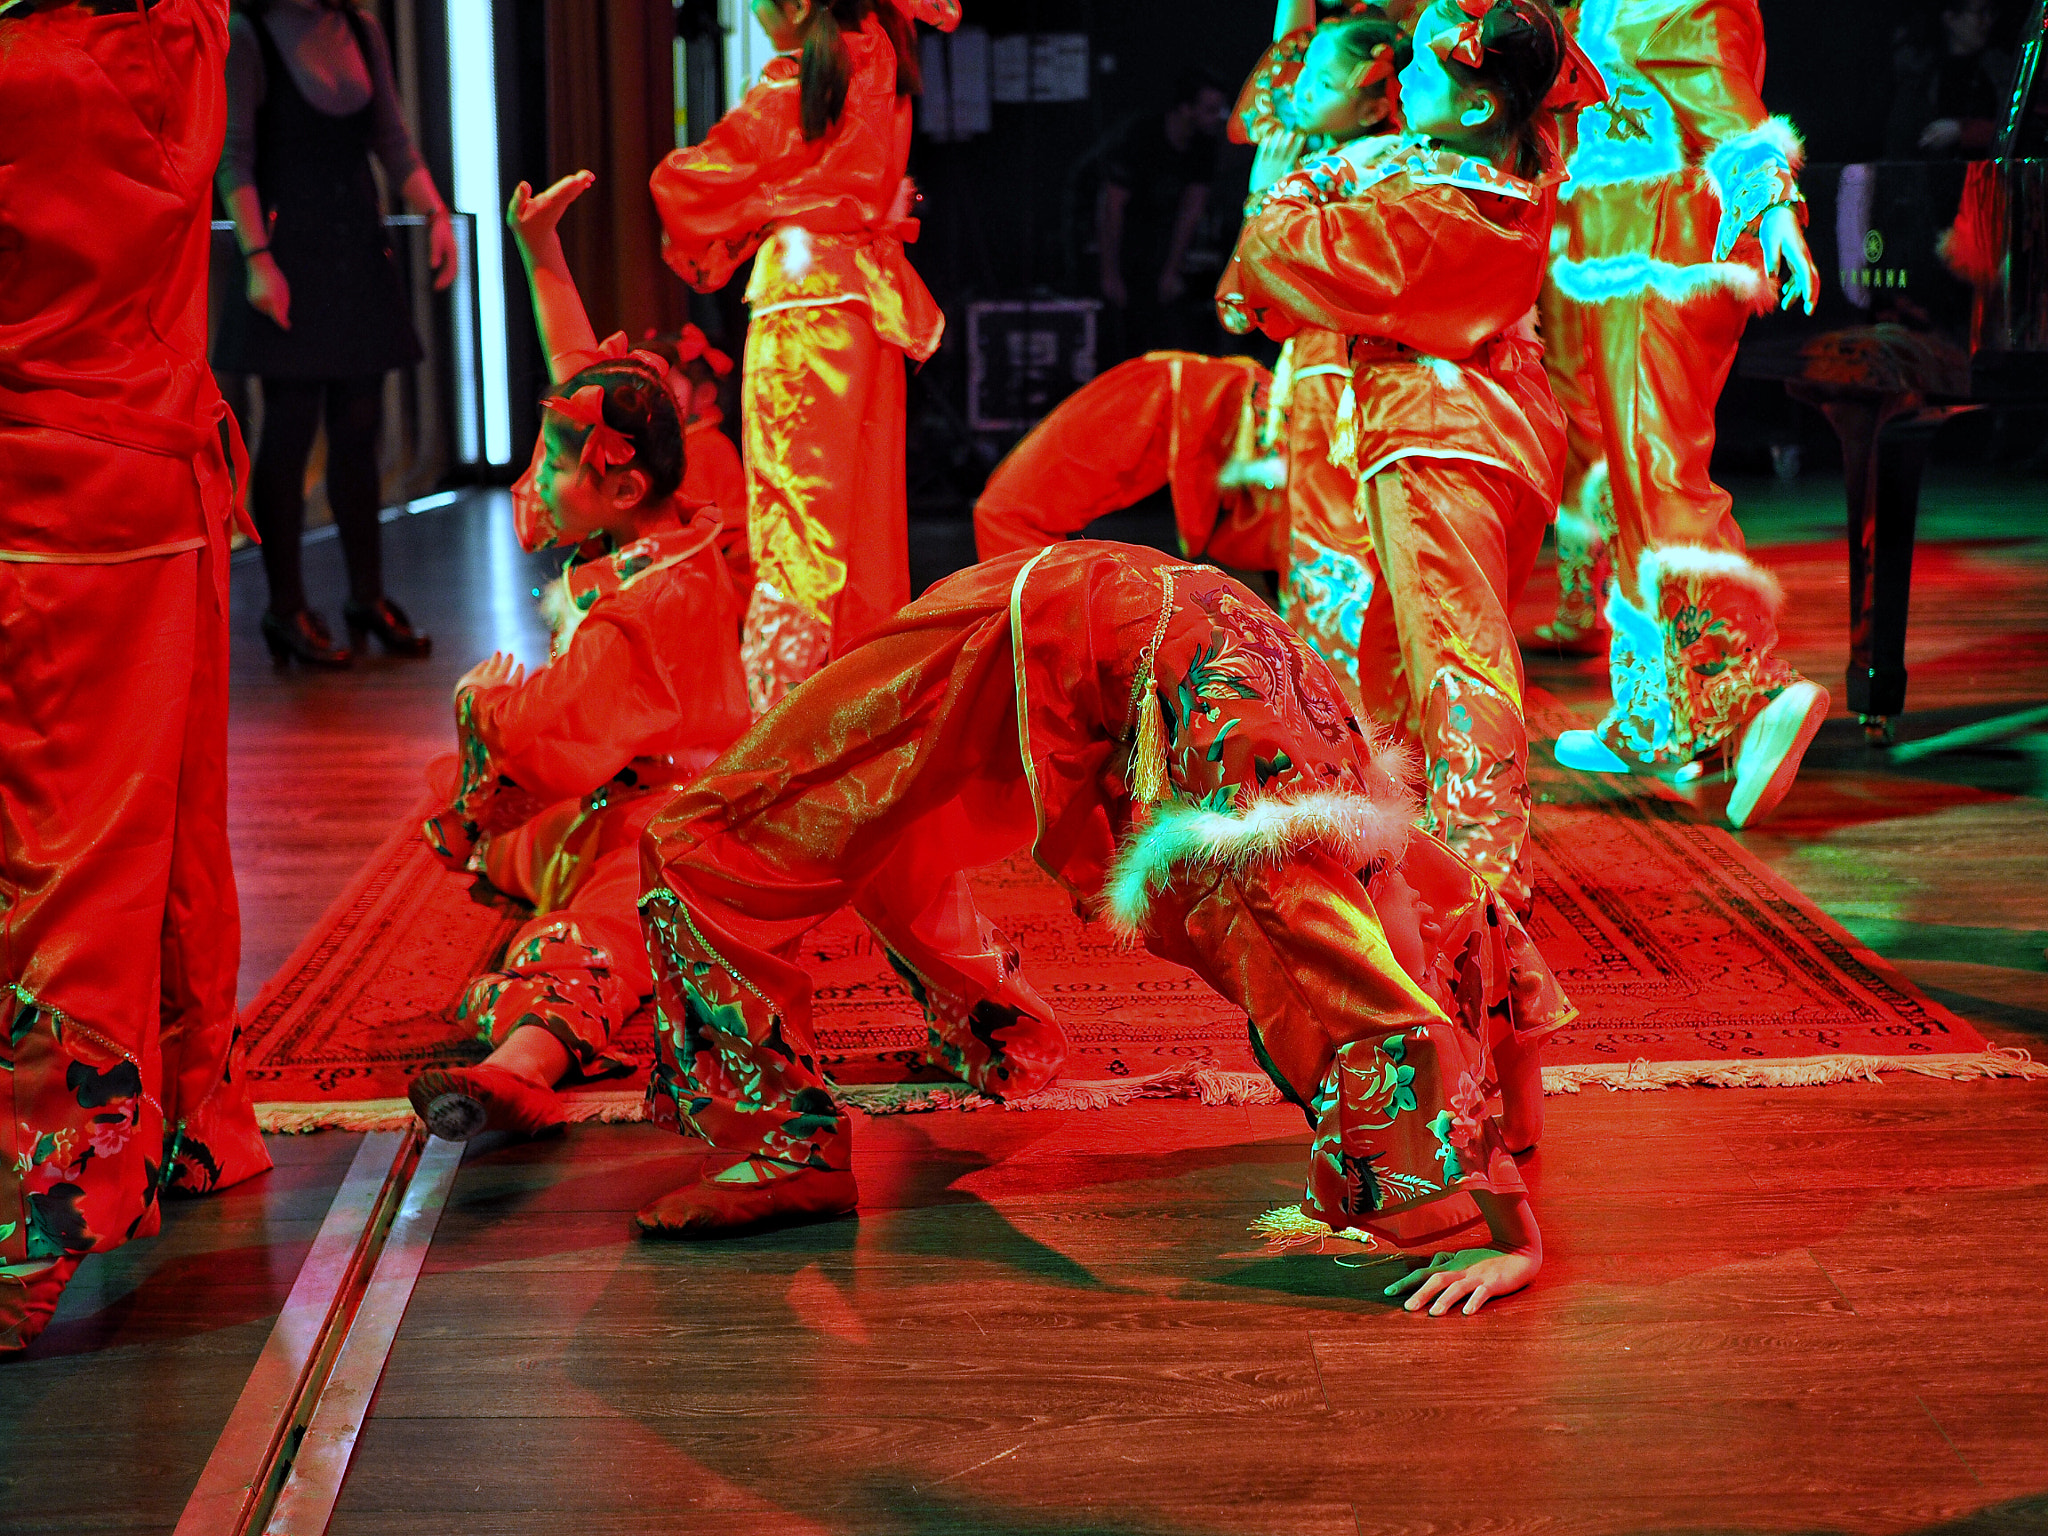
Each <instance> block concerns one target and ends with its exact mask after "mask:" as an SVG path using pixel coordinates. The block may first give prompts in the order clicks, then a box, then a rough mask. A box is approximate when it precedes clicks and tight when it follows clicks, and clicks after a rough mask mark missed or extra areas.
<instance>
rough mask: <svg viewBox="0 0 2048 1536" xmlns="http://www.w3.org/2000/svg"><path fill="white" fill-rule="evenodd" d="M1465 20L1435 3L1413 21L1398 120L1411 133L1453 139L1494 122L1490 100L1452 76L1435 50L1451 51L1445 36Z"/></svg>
mask: <svg viewBox="0 0 2048 1536" xmlns="http://www.w3.org/2000/svg"><path fill="white" fill-rule="evenodd" d="M1463 20H1464V16H1463V15H1462V13H1460V12H1459V10H1458V9H1457V7H1456V6H1453V5H1448V4H1438V5H1433V6H1431V7H1430V8H1429V9H1428V10H1426V11H1424V12H1423V13H1422V14H1421V15H1420V16H1418V17H1417V18H1416V19H1415V48H1414V52H1413V54H1412V56H1411V57H1410V58H1409V60H1408V65H1407V67H1406V68H1405V69H1403V70H1402V71H1401V118H1402V121H1403V123H1404V124H1405V125H1406V127H1407V129H1408V131H1409V132H1410V133H1419V134H1423V135H1425V136H1426V137H1428V138H1432V139H1449V140H1457V139H1461V138H1469V137H1471V136H1473V135H1474V134H1478V133H1482V132H1484V131H1485V129H1486V127H1487V125H1488V124H1489V123H1490V122H1491V121H1492V120H1493V117H1494V99H1493V97H1492V96H1491V95H1490V94H1489V93H1487V92H1486V91H1475V90H1468V89H1466V88H1465V87H1464V86H1462V85H1460V84H1459V83H1458V82H1457V81H1456V80H1454V79H1453V78H1451V72H1450V71H1449V70H1448V69H1446V68H1445V67H1444V56H1443V54H1442V53H1440V52H1438V47H1439V46H1441V47H1443V48H1445V49H1448V48H1449V47H1450V37H1449V34H1450V33H1451V32H1452V31H1454V30H1455V29H1456V27H1457V26H1458V24H1459V23H1460V22H1461V21H1463Z"/></svg>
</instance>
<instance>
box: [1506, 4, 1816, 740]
mask: <svg viewBox="0 0 2048 1536" xmlns="http://www.w3.org/2000/svg"><path fill="white" fill-rule="evenodd" d="M1578 36H1579V42H1580V45H1581V46H1582V47H1583V48H1584V49H1585V50H1586V52H1587V53H1588V55H1590V56H1591V57H1592V59H1593V60H1594V62H1595V63H1596V64H1597V65H1598V66H1599V67H1600V70H1601V72H1602V73H1603V75H1605V76H1606V78H1607V81H1608V84H1609V87H1610V90H1611V97H1610V99H1609V100H1608V101H1607V102H1606V103H1604V104H1603V105H1600V106H1595V107H1591V108H1588V109H1587V110H1586V111H1585V112H1584V113H1583V114H1582V116H1581V118H1580V123H1579V143H1578V147H1577V149H1576V151H1575V152H1574V153H1573V156H1572V160H1571V180H1570V182H1569V183H1568V184H1567V196H1568V199H1569V200H1568V202H1567V203H1566V204H1565V213H1564V216H1563V227H1564V229H1565V231H1566V240H1565V242H1564V245H1563V249H1562V250H1561V251H1560V252H1559V254H1558V256H1557V258H1556V260H1555V261H1554V262H1553V263H1552V267H1551V273H1550V286H1551V288H1552V290H1554V291H1553V292H1552V293H1551V294H1550V295H1548V296H1547V299H1546V305H1545V314H1546V324H1547V332H1546V336H1545V340H1546V343H1547V344H1548V346H1549V348H1550V351H1551V353H1552V370H1553V377H1554V379H1555V380H1556V382H1557V384H1558V390H1559V394H1560V396H1561V397H1562V398H1564V399H1565V400H1566V401H1567V404H1568V407H1569V408H1570V409H1571V414H1572V417H1573V419H1574V421H1575V422H1577V423H1578V424H1579V430H1578V431H1577V432H1576V433H1575V434H1574V450H1575V451H1574V460H1575V463H1574V466H1573V470H1572V473H1571V475H1570V476H1569V477H1568V480H1567V490H1568V491H1574V490H1575V491H1576V492H1577V494H1576V495H1573V496H1571V497H1570V498H1569V499H1568V501H1567V507H1568V510H1570V511H1571V512H1572V513H1574V514H1575V516H1576V518H1577V519H1578V521H1579V522H1580V523H1582V524H1583V525H1584V529H1585V535H1584V536H1582V537H1576V538H1574V537H1573V536H1574V535H1576V534H1577V533H1578V530H1577V529H1576V528H1572V529H1566V530H1564V532H1565V534H1566V537H1567V538H1568V539H1572V540H1573V542H1571V543H1570V544H1567V545H1566V547H1565V555H1566V556H1568V557H1569V556H1572V555H1574V554H1576V555H1577V558H1576V559H1575V560H1569V559H1568V560H1567V562H1566V580H1567V583H1568V584H1569V585H1570V586H1571V587H1572V588H1574V589H1575V590H1576V593H1577V598H1578V607H1579V609H1580V610H1581V611H1579V612H1578V613H1576V614H1573V613H1567V614H1565V615H1561V620H1560V622H1563V623H1567V624H1568V625H1569V626H1570V627H1571V628H1572V629H1574V630H1577V631H1579V632H1584V631H1585V630H1586V629H1587V628H1589V627H1590V625H1589V621H1588V618H1587V616H1586V614H1585V613H1584V612H1583V609H1584V608H1585V607H1586V606H1587V605H1588V602H1589V600H1590V597H1591V588H1592V586H1593V583H1594V581H1595V580H1596V572H1595V570H1594V567H1595V566H1596V564H1597V560H1598V555H1599V550H1598V545H1597V536H1598V535H1599V534H1601V533H1604V532H1605V531H1606V530H1605V529H1604V528H1603V526H1602V519H1603V517H1606V516H1611V519H1612V559H1613V578H1614V584H1613V588H1612V594H1611V596H1610V597H1609V600H1608V603H1607V616H1608V618H1609V619H1610V621H1611V622H1612V623H1613V626H1614V634H1613V638H1612V640H1611V642H1610V647H1609V666H1608V672H1609V681H1610V683H1611V684H1612V687H1613V691H1614V706H1613V708H1612V709H1611V710H1610V711H1609V712H1608V715H1607V718H1606V719H1605V720H1604V721H1603V722H1602V723H1601V727H1600V733H1601V737H1602V739H1603V740H1604V741H1605V742H1606V744H1607V746H1608V747H1609V748H1611V749H1612V750H1614V751H1615V752H1617V753H1620V754H1621V755H1622V756H1623V757H1625V758H1629V759H1632V760H1634V761H1637V762H1640V763H1645V764H1655V765H1670V764H1676V763H1683V762H1686V761H1688V760H1690V759H1692V758H1694V757H1697V756H1699V755H1700V754H1702V753H1704V752H1707V751H1709V750H1711V749H1712V748H1713V747H1715V746H1717V745H1719V744H1720V743H1722V742H1724V741H1726V740H1728V739H1729V738H1730V737H1731V736H1733V735H1734V734H1735V733H1736V732H1737V731H1738V730H1739V729H1740V728H1741V727H1742V726H1743V725H1744V724H1745V723H1746V722H1747V721H1748V720H1749V718H1750V717H1751V716H1753V715H1754V714H1755V713H1756V712H1757V711H1758V710H1759V709H1761V708H1762V707H1763V706H1764V705H1765V704H1766V703H1768V702H1769V701H1770V700H1771V699H1773V698H1776V697H1777V696H1778V694H1779V693H1781V692H1783V691H1784V689H1785V688H1786V687H1787V686H1789V685H1790V684H1791V683H1792V682H1794V681H1795V680H1796V679H1797V676H1798V674H1797V673H1795V672H1794V671H1793V670H1792V669H1791V667H1790V666H1788V665H1787V664H1786V663H1785V662H1784V661H1783V660H1781V659H1780V658H1779V657H1778V655H1777V619H1776V614H1777V604H1778V600H1779V594H1778V587H1777V583H1776V581H1775V580H1774V579H1773V578H1772V577H1771V575H1770V573H1769V572H1767V571H1765V570H1763V569H1761V568H1760V567H1758V566H1757V565H1755V564H1754V563H1753V562H1751V561H1750V560H1749V558H1748V556H1747V553H1746V552H1745V547H1744V543H1743V538H1742V531H1741V529H1740V528H1738V527H1737V526H1736V523H1735V519H1734V516H1733V515H1732V513H1731V510H1730V498H1729V496H1728V493H1727V492H1726V491H1724V490H1722V489H1721V488H1720V487H1719V486H1717V485H1716V484H1714V482H1713V480H1712V478H1711V477H1710V475H1709V473H1708V460H1709V459H1710V458H1711V456H1712V454H1713V448H1714V406H1715V403H1716V401H1717V400H1718V399H1719V397H1720V393H1721V387H1722V385H1723V384H1724V383H1725V382H1726V380H1727V377H1728V371H1729V369H1730V367H1731V366H1732V365H1733V363H1734V361H1735V349H1736V346H1737V343H1738V342H1740V340H1741V338H1742V329H1743V326H1744V324H1745V323H1746V322H1747V320H1748V317H1749V315H1750V314H1751V313H1752V312H1753V311H1754V310H1755V309H1756V308H1758V307H1759V306H1760V305H1767V304H1768V303H1769V302H1770V300H1771V298H1772V297H1773V296H1774V295H1773V291H1772V284H1771V282H1770V280H1769V279H1768V278H1767V277H1766V276H1765V274H1764V271H1763V262H1762V255H1761V250H1760V248H1759V246H1758V243H1757V239H1756V228H1757V223H1758V220H1759V219H1761V218H1762V216H1763V215H1764V214H1765V213H1766V212H1767V211H1769V210H1770V209H1771V208H1773V207H1776V206H1780V205H1784V204H1794V203H1797V202H1798V200H1799V191H1798V186H1797V183H1796V182H1795V180H1794V172H1795V169H1796V167H1797V165H1798V162H1799V158H1800V147H1799V143H1798V139H1797V136H1796V135H1794V134H1793V132H1792V130H1791V128H1790V127H1789V125H1787V124H1786V123H1784V121H1783V120H1782V119H1774V118H1772V117H1770V115H1769V114H1768V113H1767V112H1766V111H1765V109H1764V104H1763V100H1762V98H1761V96H1760V94H1759V92H1760V90H1761V87H1762V84H1763V72H1764V29H1763V18H1762V16H1761V15H1760V14H1759V12H1758V8H1757V3H1756V0H1587V4H1586V5H1585V6H1584V8H1583V9H1582V11H1581V12H1580V16H1579V24H1578ZM1602 464H1604V466H1605V475H1604V477H1603V476H1602V475H1600V474H1599V472H1598V470H1597V469H1596V466H1598V465H1602ZM1603 479H1604V490H1603ZM1563 542H1564V541H1563V540H1561V543H1563ZM1580 551H1583V552H1580Z"/></svg>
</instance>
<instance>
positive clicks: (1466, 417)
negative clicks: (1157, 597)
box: [1218, 0, 1597, 911]
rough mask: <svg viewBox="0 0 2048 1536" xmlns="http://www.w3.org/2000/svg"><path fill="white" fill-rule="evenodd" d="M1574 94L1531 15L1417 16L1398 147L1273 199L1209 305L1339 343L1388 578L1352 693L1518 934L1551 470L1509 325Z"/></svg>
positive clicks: (1485, 7)
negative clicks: (1522, 617)
mask: <svg viewBox="0 0 2048 1536" xmlns="http://www.w3.org/2000/svg"><path fill="white" fill-rule="evenodd" d="M1568 62H1569V63H1570V65H1571V67H1570V68H1569V69H1561V66H1562V65H1564V64H1566V63H1568ZM1589 84H1591V85H1592V86H1593V87H1594V88H1595V89H1597V82H1595V81H1589V79H1588V72H1587V71H1586V70H1585V69H1584V68H1583V65H1582V63H1581V61H1579V60H1577V59H1576V58H1574V57H1572V56H1571V54H1570V51H1569V48H1568V44H1567V40H1566V38H1565V36H1564V32H1563V29H1562V28H1561V26H1560V25H1559V23H1558V20H1557V17H1556V16H1555V15H1554V14H1553V13H1552V12H1551V10H1550V8H1549V6H1548V4H1547V3H1546V0H1460V3H1458V4H1453V3H1450V0H1444V3H1442V4H1439V5H1438V6H1436V7H1434V8H1432V9H1430V10H1427V11H1424V12H1423V13H1422V15H1421V17H1420V18H1419V20H1418V24H1417V29H1416V34H1415V38H1414V46H1413V51H1412V55H1411V58H1410V61H1409V62H1408V64H1407V65H1406V67H1405V68H1404V69H1403V70H1402V72H1401V76H1400V95H1401V110H1402V113H1403V117H1404V119H1405V122H1406V126H1407V132H1406V133H1405V134H1404V135H1402V136H1400V137H1398V138H1396V137H1383V138H1376V139H1361V140H1355V141H1354V142H1353V143H1351V144H1350V145H1348V146H1346V147H1345V148H1344V149H1342V150H1339V151H1338V152H1336V153H1334V154H1331V155H1328V156H1325V157H1323V158H1321V159H1319V160H1316V161H1313V162H1311V163H1310V164H1309V165H1307V166H1306V167H1304V168H1303V169H1302V170H1300V171H1298V172H1295V173H1294V174H1292V175H1290V176H1287V177H1285V178H1283V179H1282V180H1281V181H1279V182H1277V183H1275V184H1274V186H1273V187H1272V188H1271V189H1270V190H1269V191H1268V192H1267V194H1266V196H1265V198H1264V200H1263V202H1262V204H1261V206H1260V209H1259V211H1258V212H1257V213H1256V214H1255V215H1254V216H1253V217H1252V218H1251V219H1250V220H1248V221H1247V223H1246V225H1245V228H1244V231H1243V233H1242V235H1241V236H1240V237H1239V242H1238V249H1237V254H1236V256H1235V257H1234V258H1233V260H1232V263H1231V266H1230V269H1229V270H1228V271H1226V272H1225V274H1224V279H1223V284H1222V286H1221V287H1220V288H1219V290H1218V304H1219V307H1220V308H1221V310H1222V312H1223V314H1224V315H1225V317H1226V322H1227V323H1230V324H1233V325H1234V326H1235V327H1237V328H1238V329H1249V328H1250V327H1251V326H1253V325H1257V326H1259V327H1260V328H1261V329H1263V330H1264V331H1265V332H1266V333H1267V334H1268V335H1271V336H1275V337H1285V336H1289V335H1292V334H1294V333H1295V332H1296V331H1298V330H1299V329H1300V328H1301V327H1302V326H1304V325H1316V326H1321V327H1323V328H1324V329H1327V330H1332V331H1338V332H1341V333H1343V334H1344V335H1345V336H1347V337H1348V338H1350V340H1349V351H1350V357H1351V364H1352V369H1353V375H1354V382H1353V391H1354V394H1355V396H1356V408H1355V410H1353V411H1352V412H1351V413H1350V415H1349V418H1348V419H1347V420H1344V421H1341V422H1340V429H1339V442H1338V445H1337V452H1338V454H1339V456H1340V457H1342V458H1345V459H1348V460H1349V461H1350V462H1352V463H1353V464H1354V465H1355V467H1356V472H1357V476H1358V482H1359V492H1358V502H1357V509H1358V514H1359V517H1360V518H1361V520H1362V521H1363V522H1364V523H1365V525H1366V528H1367V531H1368V532H1369V533H1370V535H1371V539H1372V546H1373V550H1374V553H1375V555H1376V557H1377V560H1378V563H1379V565H1380V568H1381V570H1382V571H1383V572H1384V575H1385V580H1384V581H1383V582H1381V583H1380V584H1379V586H1378V587H1376V588H1375V590H1374V591H1373V593H1372V597H1371V601H1370V602H1369V603H1368V604H1367V606H1366V608H1365V611H1364V612H1363V614H1362V615H1360V617H1359V620H1358V624H1359V633H1358V647H1357V655H1358V668H1357V686H1358V692H1359V695H1360V697H1361V698H1362V700H1363V704H1364V709H1365V711H1366V712H1367V713H1369V714H1370V715H1372V716H1373V717H1374V718H1375V719H1380V720H1386V721H1390V722H1398V724H1399V727H1400V728H1401V730H1402V732H1403V733H1404V734H1406V735H1409V736H1412V737H1414V738H1417V739H1419V740H1420V742H1421V743H1422V748H1423V753H1424V756H1425V758H1426V761H1427V766H1428V775H1429V811H1430V817H1431V820H1432V822H1433V823H1434V825H1435V827H1436V829H1437V830H1438V831H1439V832H1440V833H1441V834H1442V835H1443V837H1444V838H1445V840H1446V841H1448V842H1449V843H1450V844H1451V846H1452V847H1453V848H1455V849H1456V850H1457V851H1458V852H1459V853H1461V854H1463V855H1464V856H1465V857H1466V858H1467V859H1469V860H1470V861H1471V862H1472V864H1473V866H1474V867H1475V868H1477V869H1478V870H1479V871H1480V873H1481V874H1483V875H1484V876H1485V877H1486V878H1487V880H1488V881H1490V882H1491V883H1492V884H1493V887H1494V889H1495V890H1497V891H1499V892H1500V893H1501V894H1502V896H1503V897H1504V898H1506V900H1507V901H1508V903H1509V905H1510V906H1512V907H1513V908H1514V909H1515V910H1517V911H1527V910H1528V906H1529V902H1530V885H1529V874H1528V869H1527V865H1526V862H1525V859H1524V851H1523V845H1524V842H1525V840H1526V838H1527V835H1528V827H1529V784H1528V764H1527V757H1528V735H1527V730H1526V727H1525V726H1524V724H1523V720H1522V658H1521V652H1520V650H1519V649H1518V647H1517V646H1516V644H1515V637H1514V632H1513V629H1512V627H1511V625H1510V622H1509V611H1510V607H1511V605H1512V603H1513V601H1514V598H1515V595H1516V594H1517V593H1518V592H1519V591H1520V590H1521V587H1522V585H1523V583H1524V582H1525V581H1526V580H1527V578H1528V574H1529V571H1530V569H1531V567H1532V566H1533V564H1534V562H1535V558H1536V551H1537V548H1538V546H1539V545H1540V544H1541V542H1542V537H1543V529H1544V526H1545V525H1546V524H1547V523H1548V522H1549V520H1550V514H1551V510H1552V508H1554V507H1555V506H1556V504H1557V472H1558V463H1559V460H1560V458H1561V455H1562V447H1563V443H1562V437H1563V428H1562V423H1561V422H1560V420H1559V418H1558V414H1557V408H1556V406H1555V405H1554V404H1553V403H1552V401H1551V399H1550V391H1549V387H1548V386H1547V384H1546V383H1545V382H1544V378H1543V367H1542V352H1541V349H1540V348H1539V347H1538V346H1537V344H1536V341H1535V338H1534V335H1533V333H1532V332H1531V330H1530V328H1529V325H1528V323H1527V317H1528V314H1529V310H1530V307H1531V305H1532V304H1533V303H1534V301H1535V298H1536V292H1537V289H1538V287H1539V286H1540V284H1541V282H1542V277H1543V263H1544V259H1545V257H1546V255H1547V254H1548V247H1549V238H1550V224H1551V218H1552V215H1553V213H1554V209H1555V199H1556V184H1557V182H1558V180H1559V179H1560V177H1561V176H1562V174H1563V173H1562V166H1561V164H1560V163H1559V152H1558V145H1557V139H1556V126H1555V123H1554V122H1553V120H1552V115H1551V114H1552V111H1553V110H1555V109H1559V108H1565V107H1569V106H1570V105H1572V104H1574V103H1575V101H1576V100H1577V99H1578V97H1579V96H1580V95H1581V93H1582V92H1583V91H1584V90H1585V89H1586V88H1587V86H1588V85H1589Z"/></svg>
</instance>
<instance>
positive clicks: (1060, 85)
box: [991, 32, 1088, 102]
mask: <svg viewBox="0 0 2048 1536" xmlns="http://www.w3.org/2000/svg"><path fill="white" fill-rule="evenodd" d="M992 57H993V61H994V69H993V70H992V72H991V73H992V75H993V77H994V86H995V99H996V100H997V101H1001V102H1020V101H1086V100H1087V99H1088V34H1087V33H1085V32H1038V33H1026V32H1018V33H1013V34H1011V35H1009V36H1007V37H999V38H997V39H996V40H995V43H994V45H993V49H992Z"/></svg>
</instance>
